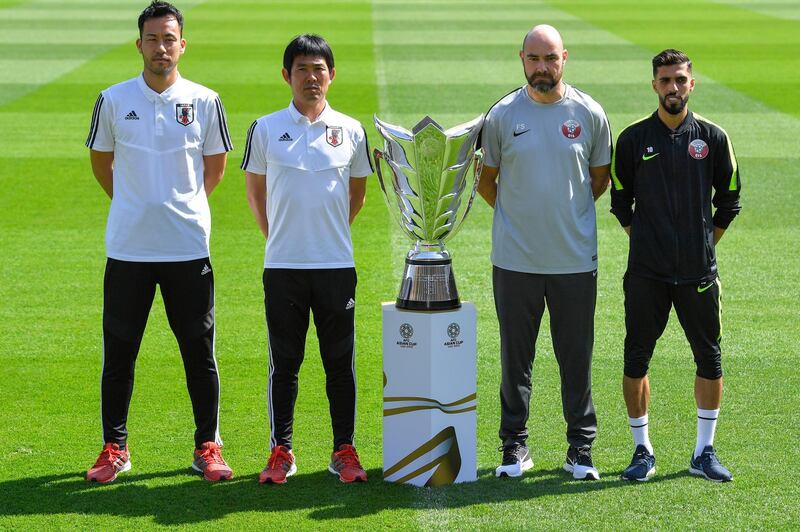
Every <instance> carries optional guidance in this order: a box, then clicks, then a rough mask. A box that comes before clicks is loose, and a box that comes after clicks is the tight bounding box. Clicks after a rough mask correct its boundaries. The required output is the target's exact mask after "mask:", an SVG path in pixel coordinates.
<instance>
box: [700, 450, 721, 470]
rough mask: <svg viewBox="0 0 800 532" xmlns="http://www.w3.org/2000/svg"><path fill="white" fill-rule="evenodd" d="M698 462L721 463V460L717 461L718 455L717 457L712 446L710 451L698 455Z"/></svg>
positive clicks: (711, 464) (705, 463)
mask: <svg viewBox="0 0 800 532" xmlns="http://www.w3.org/2000/svg"><path fill="white" fill-rule="evenodd" d="M700 462H701V463H702V464H703V465H707V466H714V465H722V462H720V461H719V457H717V451H716V450H714V448H713V447H712V448H711V450H710V451H706V452H704V453H703V454H701V455H700Z"/></svg>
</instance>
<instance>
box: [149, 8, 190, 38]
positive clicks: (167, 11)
mask: <svg viewBox="0 0 800 532" xmlns="http://www.w3.org/2000/svg"><path fill="white" fill-rule="evenodd" d="M170 15H172V16H173V17H175V20H177V21H178V26H180V27H181V35H183V15H182V14H181V12H180V10H179V9H178V8H177V7H175V6H173V5H172V4H170V3H169V2H160V1H158V0H153V1H152V2H151V3H150V5H149V6H147V7H146V8H144V11H142V14H141V15H139V37H140V38H141V36H142V29H143V28H144V23H145V21H148V20H150V19H151V18H161V17H167V16H170Z"/></svg>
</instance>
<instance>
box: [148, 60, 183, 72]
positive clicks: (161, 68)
mask: <svg viewBox="0 0 800 532" xmlns="http://www.w3.org/2000/svg"><path fill="white" fill-rule="evenodd" d="M144 66H145V68H147V70H149V71H150V72H152V73H153V74H156V75H159V76H163V75H165V74H169V73H170V72H172V71H173V70H174V69H175V67H176V66H177V65H176V64H175V63H173V62H172V61H169V62H167V63H161V62H159V61H157V60H155V59H151V60H149V61H147V60H146V61H145V62H144Z"/></svg>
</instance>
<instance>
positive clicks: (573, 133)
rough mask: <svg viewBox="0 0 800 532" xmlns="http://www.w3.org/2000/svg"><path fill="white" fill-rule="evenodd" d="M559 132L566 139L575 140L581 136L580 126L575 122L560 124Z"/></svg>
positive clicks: (568, 121) (569, 121)
mask: <svg viewBox="0 0 800 532" xmlns="http://www.w3.org/2000/svg"><path fill="white" fill-rule="evenodd" d="M561 132H562V133H563V134H564V136H565V137H567V138H568V139H577V138H578V137H580V135H581V125H580V123H578V121H577V120H567V121H566V122H564V123H563V124H561Z"/></svg>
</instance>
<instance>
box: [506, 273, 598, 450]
mask: <svg viewBox="0 0 800 532" xmlns="http://www.w3.org/2000/svg"><path fill="white" fill-rule="evenodd" d="M492 280H493V285H494V299H495V306H496V309H497V319H498V321H499V323H500V361H501V367H502V380H501V384H500V432H499V435H500V439H501V440H502V441H503V444H504V445H508V444H510V443H513V442H524V441H525V440H526V439H527V437H528V428H527V426H526V425H527V422H528V414H529V402H530V397H531V376H532V371H533V360H534V357H535V355H536V338H537V336H538V335H539V325H540V324H541V321H542V316H543V315H544V308H545V305H547V309H548V311H549V313H550V334H551V335H552V337H553V351H554V352H555V357H556V361H557V362H558V366H559V372H560V375H561V404H562V409H563V414H564V420H565V421H566V422H567V441H568V442H569V443H570V444H571V445H574V446H576V447H580V446H584V445H591V444H592V442H593V441H594V438H595V436H596V434H597V417H596V416H595V411H594V404H593V402H592V347H593V345H594V309H595V302H596V300H597V274H596V272H586V273H575V274H563V275H542V274H532V273H521V272H514V271H510V270H504V269H502V268H498V267H496V266H495V267H494V269H493V279H492Z"/></svg>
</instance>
